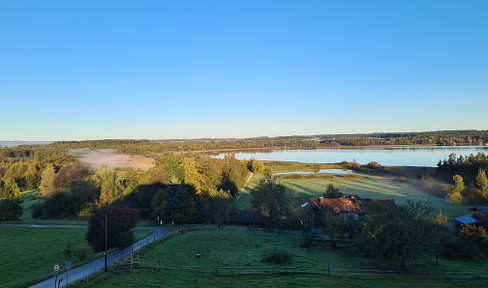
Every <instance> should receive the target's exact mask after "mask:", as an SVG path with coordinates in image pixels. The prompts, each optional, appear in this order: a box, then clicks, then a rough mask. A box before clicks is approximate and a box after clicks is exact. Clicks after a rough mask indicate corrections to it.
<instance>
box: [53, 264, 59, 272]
mask: <svg viewBox="0 0 488 288" xmlns="http://www.w3.org/2000/svg"><path fill="white" fill-rule="evenodd" d="M59 268H60V267H59V264H58V263H56V264H54V272H59Z"/></svg>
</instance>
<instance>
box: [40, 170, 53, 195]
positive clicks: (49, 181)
mask: <svg viewBox="0 0 488 288" xmlns="http://www.w3.org/2000/svg"><path fill="white" fill-rule="evenodd" d="M55 175H56V172H55V171H54V168H53V167H52V166H50V167H48V168H46V169H45V170H44V171H43V172H42V174H41V185H40V186H39V194H40V196H42V197H48V196H50V195H52V194H54V192H55V188H54V177H55Z"/></svg>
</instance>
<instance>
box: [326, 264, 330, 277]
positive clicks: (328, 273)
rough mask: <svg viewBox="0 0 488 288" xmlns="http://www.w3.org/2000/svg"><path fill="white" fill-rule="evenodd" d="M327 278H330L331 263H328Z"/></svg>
mask: <svg viewBox="0 0 488 288" xmlns="http://www.w3.org/2000/svg"><path fill="white" fill-rule="evenodd" d="M327 276H330V263H327Z"/></svg>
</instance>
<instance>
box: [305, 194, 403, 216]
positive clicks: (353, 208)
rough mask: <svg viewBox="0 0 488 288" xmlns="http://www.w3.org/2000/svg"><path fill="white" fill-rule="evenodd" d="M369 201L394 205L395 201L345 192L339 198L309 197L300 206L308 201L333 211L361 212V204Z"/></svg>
mask: <svg viewBox="0 0 488 288" xmlns="http://www.w3.org/2000/svg"><path fill="white" fill-rule="evenodd" d="M371 202H375V203H384V204H389V205H395V201H393V200H392V199H370V198H366V199H358V198H356V197H354V196H351V195H349V194H346V195H344V196H342V197H341V198H323V197H320V198H316V199H310V200H309V201H308V202H307V205H306V204H305V203H304V204H302V205H301V206H302V208H304V207H306V206H308V204H309V203H310V204H312V205H314V206H315V207H318V208H321V209H332V210H333V211H334V212H335V213H351V214H359V213H362V212H363V204H366V203H371Z"/></svg>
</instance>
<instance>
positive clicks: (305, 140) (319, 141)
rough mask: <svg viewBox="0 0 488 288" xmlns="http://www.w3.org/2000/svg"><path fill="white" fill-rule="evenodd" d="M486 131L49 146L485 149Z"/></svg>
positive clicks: (132, 150) (136, 150)
mask: <svg viewBox="0 0 488 288" xmlns="http://www.w3.org/2000/svg"><path fill="white" fill-rule="evenodd" d="M486 143H488V131H487V130H460V131H433V132H408V133H371V134H337V135H311V136H285V137H259V138H247V139H198V140H114V139H112V140H92V141H58V142H55V143H52V144H50V145H48V146H51V147H53V148H56V149H58V150H63V151H64V150H65V149H80V148H89V149H115V150H118V151H119V152H121V153H126V154H145V155H154V154H158V153H164V152H166V151H173V152H177V151H178V152H180V151H206V150H221V149H232V150H239V149H320V148H329V147H351V146H377V145H379V146H388V145H437V146H453V145H483V144H486Z"/></svg>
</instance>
